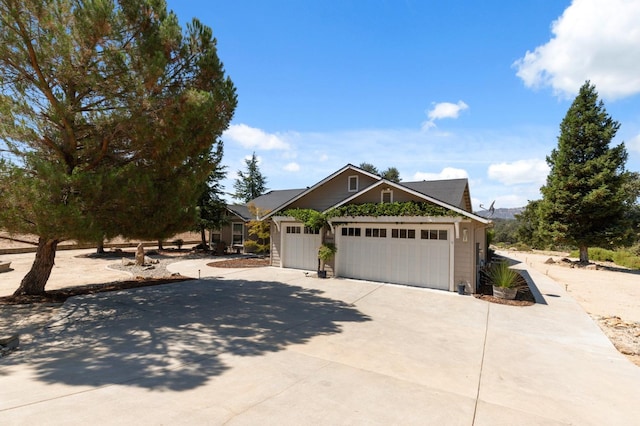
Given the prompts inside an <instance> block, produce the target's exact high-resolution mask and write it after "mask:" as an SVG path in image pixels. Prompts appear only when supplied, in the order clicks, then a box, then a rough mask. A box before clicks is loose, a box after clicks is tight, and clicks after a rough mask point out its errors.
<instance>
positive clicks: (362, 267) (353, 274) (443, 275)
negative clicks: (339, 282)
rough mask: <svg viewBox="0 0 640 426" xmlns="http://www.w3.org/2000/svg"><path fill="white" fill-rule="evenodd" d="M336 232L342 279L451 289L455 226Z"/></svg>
mask: <svg viewBox="0 0 640 426" xmlns="http://www.w3.org/2000/svg"><path fill="white" fill-rule="evenodd" d="M336 231H337V233H336V234H337V235H336V242H337V246H338V253H337V259H336V268H337V274H338V275H339V276H341V277H349V278H358V279H365V280H371V281H381V282H390V283H397V284H407V285H413V286H420V287H428V288H436V289H441V290H450V287H451V286H450V281H451V273H452V262H453V259H452V254H451V252H452V247H453V239H452V238H453V235H452V234H453V227H452V226H447V225H386V226H381V225H378V224H375V225H374V224H369V223H367V224H348V225H345V226H341V227H340V228H338V229H337V230H336Z"/></svg>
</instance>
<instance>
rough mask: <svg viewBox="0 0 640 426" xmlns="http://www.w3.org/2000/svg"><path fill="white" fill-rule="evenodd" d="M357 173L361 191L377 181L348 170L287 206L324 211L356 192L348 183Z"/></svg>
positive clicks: (288, 207) (289, 207)
mask: <svg viewBox="0 0 640 426" xmlns="http://www.w3.org/2000/svg"><path fill="white" fill-rule="evenodd" d="M356 175H357V176H358V190H359V191H361V190H362V189H363V188H366V187H368V186H370V185H372V184H373V183H375V182H377V180H376V179H374V178H372V177H370V176H367V175H364V174H360V173H357V172H355V171H354V170H346V171H345V172H343V173H340V174H339V175H338V176H336V177H335V178H334V179H332V180H330V181H329V182H325V183H324V184H322V185H320V186H319V187H318V188H316V189H315V190H314V191H312V192H310V193H308V194H306V195H304V196H303V197H301V198H300V199H298V200H296V201H294V202H293V203H291V204H290V205H289V206H287V209H295V208H302V209H314V210H318V211H324V210H326V209H328V208H329V207H331V206H334V205H336V204H338V203H339V202H340V201H342V200H344V199H346V198H348V197H350V196H352V195H353V194H354V192H349V190H348V184H349V176H356ZM379 196H380V194H379V193H378V197H379ZM378 201H380V200H378Z"/></svg>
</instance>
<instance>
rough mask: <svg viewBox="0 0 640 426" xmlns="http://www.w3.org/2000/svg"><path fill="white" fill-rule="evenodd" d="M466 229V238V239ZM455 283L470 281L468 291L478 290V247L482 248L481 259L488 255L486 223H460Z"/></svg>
mask: <svg viewBox="0 0 640 426" xmlns="http://www.w3.org/2000/svg"><path fill="white" fill-rule="evenodd" d="M465 230H466V239H467V241H464V239H465ZM454 244H455V247H454V256H455V260H454V284H455V286H456V288H457V285H458V284H459V283H461V282H466V283H469V287H467V291H471V292H472V293H476V292H477V283H476V278H477V274H476V271H477V266H478V265H477V263H476V247H479V248H480V250H481V259H484V258H485V256H486V231H485V225H484V224H482V223H478V222H463V223H461V224H460V235H459V238H457V239H455V241H454Z"/></svg>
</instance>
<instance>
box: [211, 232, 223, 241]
mask: <svg viewBox="0 0 640 426" xmlns="http://www.w3.org/2000/svg"><path fill="white" fill-rule="evenodd" d="M220 241H221V237H220V232H212V233H211V242H212V243H219V242H220Z"/></svg>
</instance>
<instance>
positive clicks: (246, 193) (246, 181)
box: [233, 152, 267, 203]
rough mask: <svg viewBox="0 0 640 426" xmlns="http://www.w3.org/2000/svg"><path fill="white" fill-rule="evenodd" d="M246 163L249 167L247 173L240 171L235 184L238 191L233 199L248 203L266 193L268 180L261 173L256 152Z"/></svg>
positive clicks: (234, 186)
mask: <svg viewBox="0 0 640 426" xmlns="http://www.w3.org/2000/svg"><path fill="white" fill-rule="evenodd" d="M244 162H245V164H246V165H247V171H246V172H243V171H242V170H238V178H237V179H236V180H235V182H234V183H233V188H234V189H235V190H236V192H235V194H234V195H233V197H234V198H235V199H236V200H242V201H244V202H245V203H248V202H249V201H251V200H253V199H254V198H257V197H259V196H260V195H262V194H264V193H265V192H266V190H267V178H265V177H264V175H263V174H262V172H261V171H260V167H259V166H258V157H256V153H255V152H254V153H253V154H252V155H251V158H250V159H245V160H244Z"/></svg>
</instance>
